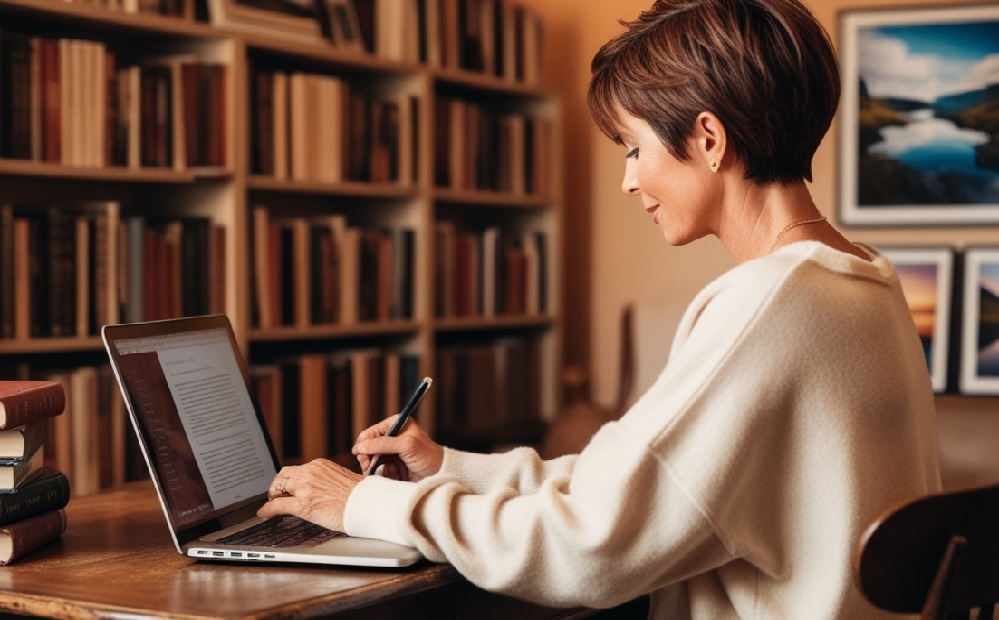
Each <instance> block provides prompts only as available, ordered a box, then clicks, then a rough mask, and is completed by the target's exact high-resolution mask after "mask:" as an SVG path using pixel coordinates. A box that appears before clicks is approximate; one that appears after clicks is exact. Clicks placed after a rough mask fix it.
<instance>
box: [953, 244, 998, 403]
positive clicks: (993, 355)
mask: <svg viewBox="0 0 999 620" xmlns="http://www.w3.org/2000/svg"><path fill="white" fill-rule="evenodd" d="M963 304H964V308H963V310H962V313H963V316H962V320H961V371H960V382H959V383H960V390H961V391H962V392H965V393H968V394H999V247H997V248H968V249H967V250H966V251H965V253H964V295H963Z"/></svg>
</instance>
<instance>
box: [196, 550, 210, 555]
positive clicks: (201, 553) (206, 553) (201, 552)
mask: <svg viewBox="0 0 999 620" xmlns="http://www.w3.org/2000/svg"><path fill="white" fill-rule="evenodd" d="M198 555H208V552H207V551H205V550H204V549H198Z"/></svg>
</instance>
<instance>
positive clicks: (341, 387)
mask: <svg viewBox="0 0 999 620" xmlns="http://www.w3.org/2000/svg"><path fill="white" fill-rule="evenodd" d="M250 375H251V383H252V386H253V390H254V392H255V393H256V394H257V399H258V402H259V403H260V407H261V410H262V412H263V414H264V421H265V423H266V425H267V430H268V432H269V433H270V435H271V438H272V439H273V441H274V444H275V446H274V447H275V450H276V451H277V452H278V456H279V458H280V459H281V461H282V462H284V463H294V462H307V461H310V460H312V459H315V458H320V457H337V456H339V457H341V458H342V457H344V456H345V455H349V454H350V449H351V446H353V444H354V440H355V439H356V438H357V436H358V434H359V433H360V432H361V431H363V430H364V429H366V428H368V427H369V426H371V425H372V424H375V423H377V422H379V421H381V420H382V419H383V418H385V417H388V416H390V415H394V414H396V413H399V410H400V408H401V406H402V404H403V403H404V400H405V399H406V398H407V397H408V395H409V393H411V392H412V391H413V389H414V388H415V387H416V385H417V383H418V382H419V379H420V377H419V357H418V356H417V355H415V354H409V353H401V352H398V351H395V350H389V349H375V348H364V349H357V350H353V351H349V352H342V353H334V354H326V353H316V354H306V355H301V356H297V357H291V358H287V359H281V360H278V361H275V362H274V363H271V364H258V365H253V366H251V369H250Z"/></svg>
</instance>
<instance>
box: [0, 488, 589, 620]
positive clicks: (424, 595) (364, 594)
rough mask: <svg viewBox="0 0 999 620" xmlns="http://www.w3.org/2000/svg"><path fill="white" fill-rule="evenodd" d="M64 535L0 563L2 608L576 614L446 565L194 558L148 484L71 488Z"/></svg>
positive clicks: (71, 613) (116, 612)
mask: <svg viewBox="0 0 999 620" xmlns="http://www.w3.org/2000/svg"><path fill="white" fill-rule="evenodd" d="M67 520H68V527H67V530H66V532H65V533H64V534H63V536H62V539H61V540H58V541H55V542H53V543H50V544H49V545H47V546H46V547H44V548H42V549H39V550H36V551H34V552H33V553H32V554H30V555H28V556H25V557H24V558H22V559H21V560H20V561H18V562H16V563H14V564H11V565H10V566H6V567H0V611H2V612H6V613H8V614H10V613H13V614H21V615H30V616H46V617H56V618H94V617H103V618H126V617H127V618H131V619H134V618H138V617H169V618H192V619H193V618H279V617H280V618H288V617H308V616H329V615H337V616H342V617H348V618H406V619H413V618H430V617H433V618H476V619H478V618H510V617H516V618H518V620H529V619H531V618H551V617H557V618H578V617H583V616H586V615H589V613H588V612H585V611H568V610H552V609H545V608H542V607H538V606H535V605H530V604H528V603H524V602H520V601H515V600H513V599H510V598H507V597H502V596H498V595H494V594H489V593H486V592H483V591H482V590H479V589H477V588H475V587H474V586H472V585H471V584H469V583H468V582H467V581H465V580H464V579H462V577H461V576H460V575H459V574H458V573H457V571H455V570H454V568H452V567H451V566H447V565H435V564H431V563H429V562H424V563H421V564H419V565H417V566H415V567H411V568H408V569H402V570H381V569H372V570H353V569H344V568H328V567H299V566H259V565H252V564H235V563H233V564H221V563H218V564H217V563H205V562H196V561H194V560H191V559H189V558H187V557H185V556H182V555H180V554H178V553H177V551H176V549H175V548H174V546H173V543H172V542H171V541H170V534H169V532H168V531H167V527H166V520H165V517H164V516H163V513H162V511H161V510H160V506H159V503H158V502H157V501H156V496H155V493H154V492H153V488H152V484H151V483H132V484H130V485H129V486H127V487H126V488H124V489H122V490H119V491H114V492H111V493H106V494H101V495H93V496H87V497H79V498H74V499H72V500H71V501H70V503H69V506H68V507H67Z"/></svg>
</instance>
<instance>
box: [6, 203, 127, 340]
mask: <svg viewBox="0 0 999 620" xmlns="http://www.w3.org/2000/svg"><path fill="white" fill-rule="evenodd" d="M117 233H118V205H117V203H114V202H81V203H76V204H58V205H56V204H52V205H33V206H23V205H11V204H0V337H3V338H17V339H26V338H36V337H46V336H52V337H71V336H80V337H82V336H87V335H92V334H96V333H97V329H98V326H100V325H103V324H104V323H108V322H111V321H112V320H113V319H114V317H115V307H114V306H115V304H116V303H117V267H116V264H115V257H116V255H117V241H118V234H117Z"/></svg>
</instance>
